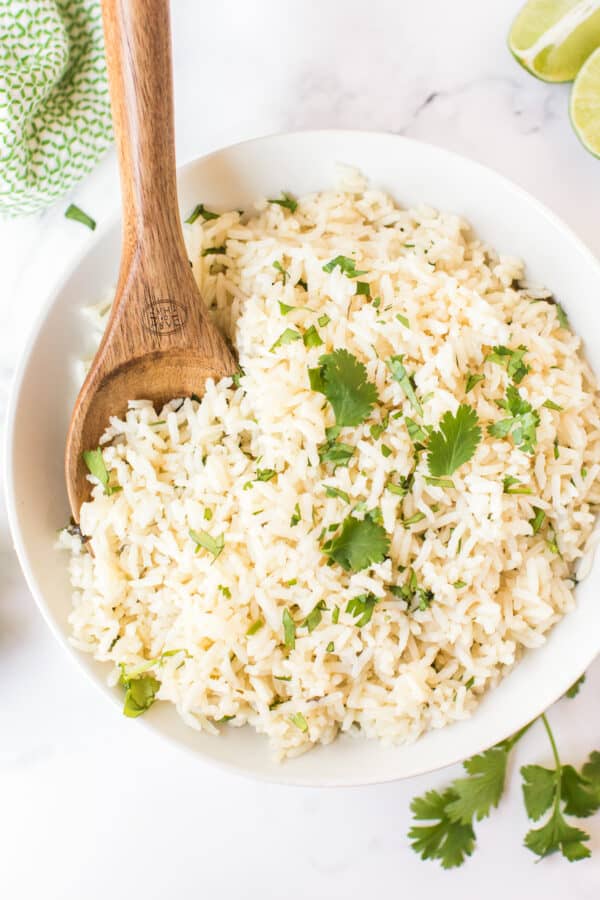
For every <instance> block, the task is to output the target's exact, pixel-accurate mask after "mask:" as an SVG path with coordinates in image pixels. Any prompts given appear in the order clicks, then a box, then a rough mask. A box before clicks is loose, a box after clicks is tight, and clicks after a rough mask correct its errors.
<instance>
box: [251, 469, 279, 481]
mask: <svg viewBox="0 0 600 900" xmlns="http://www.w3.org/2000/svg"><path fill="white" fill-rule="evenodd" d="M276 475H277V472H276V471H275V469H257V470H256V478H255V479H254V480H255V481H270V480H271V479H272V478H275V476H276Z"/></svg>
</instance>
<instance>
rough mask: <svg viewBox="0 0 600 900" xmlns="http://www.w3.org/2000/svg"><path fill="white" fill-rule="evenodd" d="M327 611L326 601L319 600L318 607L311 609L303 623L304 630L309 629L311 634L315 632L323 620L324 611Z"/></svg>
mask: <svg viewBox="0 0 600 900" xmlns="http://www.w3.org/2000/svg"><path fill="white" fill-rule="evenodd" d="M324 609H327V607H326V606H325V601H324V600H319V602H318V603H317V605H316V606H315V607H314V608H313V609H311V611H310V612H309V614H308V615H307V617H306V618H305V620H304V622H303V623H302V627H303V628H308V631H309V633H310V632H311V631H314V630H315V628H316V627H317V625H319V624H320V622H321V619H322V618H323V610H324Z"/></svg>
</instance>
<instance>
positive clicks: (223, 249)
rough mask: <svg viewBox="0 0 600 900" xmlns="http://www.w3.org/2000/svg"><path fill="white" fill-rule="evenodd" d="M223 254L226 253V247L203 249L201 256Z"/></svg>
mask: <svg viewBox="0 0 600 900" xmlns="http://www.w3.org/2000/svg"><path fill="white" fill-rule="evenodd" d="M224 253H227V248H226V247H205V248H204V250H203V251H202V256H211V255H212V256H222V255H223V254H224Z"/></svg>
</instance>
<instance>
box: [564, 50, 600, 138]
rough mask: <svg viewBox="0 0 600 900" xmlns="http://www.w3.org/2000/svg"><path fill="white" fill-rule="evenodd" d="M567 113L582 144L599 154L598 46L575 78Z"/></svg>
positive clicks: (599, 52)
mask: <svg viewBox="0 0 600 900" xmlns="http://www.w3.org/2000/svg"><path fill="white" fill-rule="evenodd" d="M569 113H570V115H571V122H572V123H573V128H574V129H575V133H576V134H577V137H578V138H579V140H580V141H581V143H582V144H583V146H584V147H585V148H586V149H587V150H589V151H590V153H593V154H594V156H600V48H598V50H594V52H593V53H592V55H591V56H590V57H588V59H587V62H585V63H584V64H583V66H582V68H581V70H580V72H579V75H578V76H577V78H576V79H575V84H574V85H573V87H572V89H571V99H570V101H569Z"/></svg>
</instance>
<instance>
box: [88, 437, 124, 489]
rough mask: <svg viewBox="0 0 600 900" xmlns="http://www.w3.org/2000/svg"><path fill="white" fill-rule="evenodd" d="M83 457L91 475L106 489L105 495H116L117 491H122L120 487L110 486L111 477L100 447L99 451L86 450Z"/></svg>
mask: <svg viewBox="0 0 600 900" xmlns="http://www.w3.org/2000/svg"><path fill="white" fill-rule="evenodd" d="M82 456H83V461H84V463H85V464H86V466H87V469H88V471H89V473H90V475H93V476H94V478H97V479H98V481H99V482H100V484H101V485H102V487H103V488H104V493H105V494H106V495H107V496H110V495H111V494H116V493H117V491H120V490H121V488H120V487H119V485H116V484H115V485H110V484H109V481H110V475H109V472H108V469H107V468H106V465H105V462H104V457H103V456H102V450H101V449H100V447H98V449H97V450H84V451H83V453H82Z"/></svg>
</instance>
